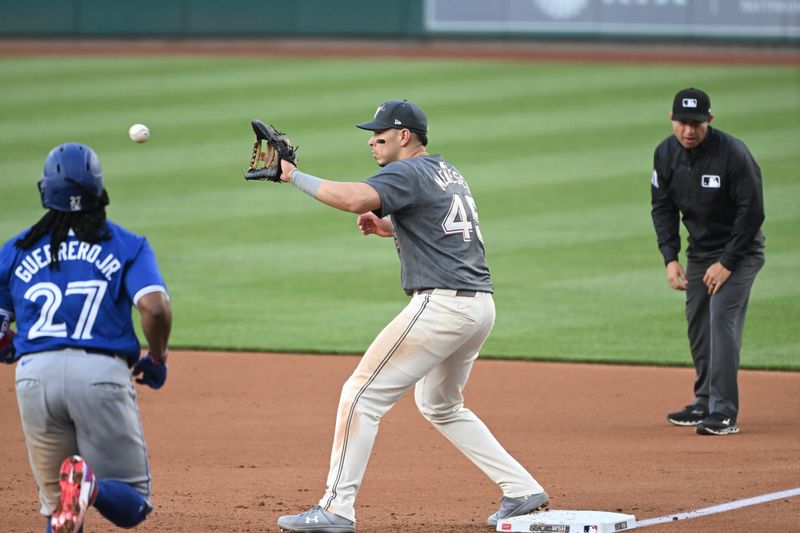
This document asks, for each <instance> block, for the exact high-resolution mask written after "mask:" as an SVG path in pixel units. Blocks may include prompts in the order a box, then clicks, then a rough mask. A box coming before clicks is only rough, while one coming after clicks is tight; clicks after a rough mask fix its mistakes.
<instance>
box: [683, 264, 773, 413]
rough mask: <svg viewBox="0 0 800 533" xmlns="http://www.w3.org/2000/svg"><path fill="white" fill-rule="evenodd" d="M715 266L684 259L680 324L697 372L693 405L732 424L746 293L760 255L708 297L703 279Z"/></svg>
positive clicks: (754, 274)
mask: <svg viewBox="0 0 800 533" xmlns="http://www.w3.org/2000/svg"><path fill="white" fill-rule="evenodd" d="M715 262H716V260H708V261H695V260H691V259H690V260H688V263H687V268H686V281H687V285H686V320H687V322H688V333H689V345H690V347H691V351H692V359H693V360H694V368H695V371H696V373H697V374H696V379H695V383H694V394H695V404H696V405H700V406H703V407H706V408H707V409H708V410H709V412H711V413H720V414H723V415H725V416H730V417H733V418H734V419H736V417H737V415H738V413H739V386H738V381H737V374H738V372H739V354H740V351H741V348H742V332H743V331H744V321H745V315H746V314H747V304H748V302H749V300H750V289H751V288H752V287H753V282H754V281H755V278H756V274H758V272H759V271H760V270H761V267H763V266H764V254H763V252H757V253H754V254H752V255H748V256H747V257H745V258H744V259H742V261H741V262H740V263H739V264H738V265H737V266H736V269H735V270H734V271H733V273H731V276H730V277H729V278H728V281H726V282H725V283H724V284H723V285H722V288H721V289H720V290H719V292H717V294H715V295H714V296H710V295H709V294H708V288H707V287H706V285H705V284H704V283H703V276H704V275H705V273H706V270H707V269H708V267H709V266H711V265H712V264H713V263H715Z"/></svg>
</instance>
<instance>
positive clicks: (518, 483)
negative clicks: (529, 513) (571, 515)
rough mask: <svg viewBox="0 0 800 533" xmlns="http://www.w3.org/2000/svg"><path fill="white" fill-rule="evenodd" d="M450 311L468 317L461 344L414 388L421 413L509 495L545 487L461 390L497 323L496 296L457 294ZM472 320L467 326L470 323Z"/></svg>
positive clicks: (512, 495)
mask: <svg viewBox="0 0 800 533" xmlns="http://www.w3.org/2000/svg"><path fill="white" fill-rule="evenodd" d="M447 303H448V304H449V305H451V306H452V308H451V309H450V310H449V312H450V313H454V314H455V313H458V314H461V315H462V316H464V318H465V327H464V329H463V331H462V332H461V341H462V342H461V344H460V345H459V346H456V347H454V349H453V350H451V352H450V354H448V357H447V358H446V359H444V360H443V361H442V362H441V363H440V364H439V365H437V366H436V367H434V368H433V369H432V370H431V371H430V372H429V373H428V374H427V375H426V376H425V377H424V378H423V379H421V380H420V381H419V382H418V383H417V385H416V389H415V394H414V398H415V401H416V403H417V407H418V408H419V410H420V412H421V413H422V414H423V416H425V418H426V419H428V420H429V421H430V422H431V423H432V424H433V425H434V427H436V429H438V430H439V431H440V432H441V433H442V434H443V435H444V436H445V437H446V438H447V439H448V440H449V441H450V442H451V443H453V445H454V446H455V447H456V448H458V449H459V450H460V451H461V452H462V453H463V454H464V455H466V456H467V458H469V459H470V460H471V461H472V462H473V463H474V464H475V465H476V466H477V467H478V468H480V469H481V471H483V472H484V473H485V474H486V475H487V476H488V477H489V478H490V479H491V480H492V481H494V482H495V483H497V484H498V485H499V486H500V487H501V489H502V490H503V494H504V495H505V496H506V497H508V498H517V497H524V496H527V495H530V494H538V493H541V492H543V490H544V489H543V488H542V487H541V485H539V483H538V482H537V481H536V480H535V479H534V478H533V476H531V475H530V474H529V473H528V471H527V470H525V468H524V467H523V466H522V465H520V464H519V462H517V461H516V460H515V459H514V458H513V457H511V455H510V454H509V453H508V452H507V451H506V450H505V449H504V448H503V447H502V445H501V444H500V443H499V442H498V441H497V439H496V438H495V437H494V435H492V433H491V431H490V430H489V429H488V428H487V427H486V425H485V424H484V423H483V422H482V421H481V420H480V419H479V418H478V417H477V416H476V415H475V414H474V413H473V412H472V411H470V410H469V409H467V408H466V407H464V397H463V396H462V394H461V392H462V390H463V389H464V386H465V385H466V383H467V380H468V379H469V374H470V371H471V370H472V365H473V363H474V362H475V360H476V359H477V357H478V351H479V350H480V349H481V347H482V346H483V343H484V341H485V340H486V338H487V337H488V336H489V333H490V332H491V329H492V327H493V325H494V317H495V309H494V301H493V299H492V297H491V295H489V294H480V293H479V294H478V296H476V297H475V298H462V297H454V299H450V301H449V302H447ZM467 324H468V325H467Z"/></svg>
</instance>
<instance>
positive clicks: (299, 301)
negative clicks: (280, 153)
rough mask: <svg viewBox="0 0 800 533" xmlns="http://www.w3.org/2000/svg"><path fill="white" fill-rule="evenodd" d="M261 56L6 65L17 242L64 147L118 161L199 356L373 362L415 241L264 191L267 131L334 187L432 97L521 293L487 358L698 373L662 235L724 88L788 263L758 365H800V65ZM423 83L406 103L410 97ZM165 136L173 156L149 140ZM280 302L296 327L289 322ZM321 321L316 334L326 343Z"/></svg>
mask: <svg viewBox="0 0 800 533" xmlns="http://www.w3.org/2000/svg"><path fill="white" fill-rule="evenodd" d="M253 64H254V62H253V59H252V58H219V57H217V58H198V57H167V58H152V57H147V58H54V59H33V58H26V59H12V60H8V59H3V60H0V68H2V69H3V72H4V74H7V76H6V79H4V82H5V81H8V83H4V84H3V86H2V87H0V97H2V98H0V116H2V117H3V124H4V128H2V130H0V175H1V176H2V178H1V179H2V196H0V231H3V234H4V235H6V236H10V235H11V233H12V232H14V233H15V232H17V231H19V230H21V229H22V227H23V226H24V225H26V224H31V223H32V222H34V221H35V220H36V219H37V218H38V217H39V216H40V215H41V213H42V211H41V208H40V206H39V205H38V198H36V195H35V181H36V179H37V177H38V173H39V172H40V171H41V165H42V162H43V160H44V156H45V154H46V151H47V150H48V149H49V148H51V147H52V146H54V145H55V144H58V143H59V142H63V141H65V140H80V141H82V142H86V143H87V144H90V145H91V146H92V147H94V148H95V149H96V150H97V151H98V153H99V154H100V156H101V160H102V162H103V166H104V169H105V172H106V178H107V183H108V186H109V189H110V193H111V198H112V204H111V206H110V208H109V214H110V217H111V218H112V219H114V220H116V221H118V222H121V223H123V224H124V225H126V226H129V227H131V229H134V230H135V231H139V232H141V233H145V234H147V235H148V237H149V238H150V240H151V242H152V243H153V245H154V247H155V248H156V250H157V251H158V254H159V261H160V264H161V267H162V269H163V271H164V274H165V277H166V279H167V282H168V285H169V287H170V290H171V293H172V296H173V304H174V306H175V317H176V324H175V329H174V336H173V345H174V346H176V347H180V346H184V347H189V346H191V347H205V348H239V349H262V350H296V351H320V352H327V351H338V352H348V353H352V352H356V353H357V352H360V351H362V350H363V349H365V347H366V346H367V345H368V344H369V342H370V341H371V340H372V338H373V337H374V335H375V334H376V333H377V332H378V331H379V330H380V329H381V328H382V327H383V325H384V324H385V323H386V322H388V320H390V319H391V318H392V317H393V316H394V315H395V314H396V313H397V311H398V310H399V309H400V307H402V305H404V303H405V302H406V301H407V299H406V297H405V296H404V295H403V294H402V291H401V290H400V288H399V265H398V262H397V256H396V251H395V250H394V246H393V243H392V242H391V240H387V239H377V238H374V237H370V238H364V237H362V236H360V235H359V234H358V232H357V229H356V227H355V222H354V220H355V219H354V217H353V216H352V215H349V214H345V213H339V212H336V211H333V210H331V209H329V208H326V207H324V206H321V205H319V204H316V203H315V202H312V201H310V200H309V199H308V198H307V197H305V196H304V195H302V194H300V193H298V192H297V191H293V190H292V189H291V188H288V189H287V186H285V185H276V184H267V183H245V182H244V180H242V178H241V171H242V169H243V168H244V166H245V165H246V163H247V161H248V160H249V151H250V146H251V142H252V133H251V131H250V128H249V120H250V119H251V118H256V117H258V118H262V119H264V120H268V121H273V122H275V124H276V125H277V126H278V127H280V128H282V129H285V130H286V131H288V132H289V133H290V134H291V135H290V136H291V137H292V138H293V139H294V140H296V142H298V143H299V144H300V145H301V151H300V158H301V164H302V165H303V168H304V169H306V170H308V171H309V172H312V173H317V174H320V175H322V176H323V177H327V178H332V179H340V180H344V179H361V178H364V177H367V176H369V175H371V174H372V173H374V172H375V170H376V167H375V165H374V162H373V161H372V160H371V158H370V155H369V151H368V148H367V145H366V140H367V137H368V135H367V134H366V133H365V132H363V131H361V130H358V129H356V128H354V127H353V125H354V124H355V123H356V122H359V121H362V120H365V119H367V118H369V117H370V116H371V114H372V113H373V111H374V109H375V107H376V106H377V104H378V103H379V102H381V101H383V100H385V99H388V98H398V97H405V98H409V99H412V100H416V101H418V102H419V103H420V104H421V105H423V107H424V108H425V109H426V111H427V112H428V115H429V118H430V120H431V145H430V148H431V150H432V151H433V152H442V153H444V154H445V156H447V157H448V158H449V159H451V160H452V161H453V162H454V163H455V164H456V165H457V166H458V167H459V168H460V170H461V171H462V172H463V173H464V174H465V175H466V176H467V178H468V179H469V181H470V184H471V186H472V189H473V192H474V193H475V195H476V198H477V201H478V206H479V209H480V213H481V226H482V228H483V229H484V234H485V237H486V246H487V253H488V256H489V261H490V265H491V267H492V273H493V279H494V281H495V284H496V288H497V296H496V301H497V305H498V313H499V314H498V322H497V325H496V328H495V331H494V333H493V335H492V336H491V337H490V339H489V342H488V343H487V345H486V346H485V349H484V351H483V352H484V355H485V356H494V357H522V358H545V359H562V360H563V359H570V360H590V361H609V362H613V361H617V362H632V363H659V364H688V362H689V356H688V343H687V341H686V336H685V323H684V319H683V315H682V313H683V295H682V294H680V293H678V292H676V291H673V290H671V289H669V288H668V287H667V285H666V281H665V280H664V269H663V265H662V264H661V259H660V255H659V253H658V251H657V249H656V244H655V235H654V232H653V230H652V222H651V221H650V213H649V211H650V207H649V202H650V199H649V177H650V171H651V167H652V153H653V149H654V148H655V145H656V144H657V143H658V142H659V141H660V140H661V139H663V138H665V137H666V136H667V135H669V134H670V126H669V122H668V119H667V113H668V111H669V108H670V103H671V98H672V95H673V94H674V92H675V90H677V89H679V88H681V87H684V86H690V85H694V86H698V87H702V88H704V89H706V90H707V91H709V92H710V93H711V95H712V99H713V103H714V110H715V112H716V113H717V114H718V118H717V120H716V121H715V123H714V124H715V125H718V126H719V127H720V128H721V129H723V130H726V131H728V132H729V133H732V134H734V135H736V136H737V137H740V138H741V139H743V140H744V141H745V142H746V143H747V144H748V146H749V147H750V148H751V150H752V151H753V152H754V154H755V155H756V157H757V159H758V161H759V163H760V164H761V166H762V170H763V172H764V176H765V180H764V185H765V201H766V204H767V222H766V224H765V232H766V233H767V237H768V247H769V248H768V258H767V266H766V267H765V269H764V272H763V273H762V275H761V276H759V279H758V280H757V283H756V286H755V288H754V290H753V297H752V299H751V304H750V309H751V311H750V316H749V317H748V327H747V329H746V335H745V350H744V352H743V357H742V363H743V365H744V366H752V367H758V368H772V367H776V366H781V367H784V368H794V369H800V363H799V362H798V361H797V359H796V357H795V358H792V357H791V353H792V350H795V353H796V351H797V350H796V349H797V347H798V345H800V334H798V333H797V331H796V329H797V328H796V324H795V322H796V317H797V316H799V315H800V311H799V310H800V304H798V302H797V300H798V299H797V297H796V295H797V293H798V291H799V290H798V287H797V281H795V278H796V275H795V271H796V266H797V264H798V262H800V257H798V255H800V242H799V241H800V237H798V236H797V231H796V227H797V224H798V222H800V220H798V217H799V216H800V215H799V214H798V209H797V208H796V205H795V204H796V202H793V201H792V199H793V198H796V197H797V195H798V194H800V191H799V190H798V185H797V184H798V182H799V181H800V180H797V177H798V173H797V170H796V169H797V168H800V155H799V154H798V153H797V150H796V147H797V146H798V144H800V102H798V96H797V94H798V93H797V87H798V73H797V71H796V69H792V68H774V67H770V68H753V67H746V68H745V67H730V68H729V67H709V66H690V67H685V66H682V67H680V68H673V67H670V66H664V65H657V66H646V65H622V66H620V65H589V64H574V63H570V64H559V63H541V64H536V63H497V62H491V63H490V62H483V61H459V62H448V61H409V62H405V61H401V60H354V61H348V60H338V59H337V60H302V59H292V60H285V59H269V58H264V59H263V60H260V61H258V68H253ZM398 80H402V83H403V86H402V89H399V88H398V87H399V86H398ZM133 122H145V123H147V124H148V125H149V126H150V127H151V130H152V132H153V137H152V139H151V141H150V142H148V143H147V144H145V145H133V144H132V143H131V142H130V141H129V140H128V139H127V137H126V131H127V127H128V126H129V125H130V124H131V123H133ZM276 310H280V312H276ZM309 324H313V325H314V327H309Z"/></svg>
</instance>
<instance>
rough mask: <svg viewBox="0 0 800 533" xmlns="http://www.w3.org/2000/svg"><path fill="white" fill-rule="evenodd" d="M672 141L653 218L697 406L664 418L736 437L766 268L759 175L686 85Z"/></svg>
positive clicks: (663, 152) (658, 169)
mask: <svg viewBox="0 0 800 533" xmlns="http://www.w3.org/2000/svg"><path fill="white" fill-rule="evenodd" d="M670 118H671V120H672V131H673V135H670V136H669V137H667V138H666V139H664V140H663V141H662V142H661V144H659V145H658V147H657V148H656V151H655V155H654V158H653V176H652V179H651V187H650V189H651V197H652V216H653V224H654V225H655V230H656V235H657V237H658V248H659V250H660V251H661V254H662V255H663V256H664V263H665V265H666V268H667V281H668V282H669V284H670V285H671V286H672V288H673V289H676V290H681V291H686V319H687V321H688V326H689V327H688V331H689V344H690V347H691V351H692V359H693V360H694V367H695V371H696V372H697V375H696V379H695V383H694V402H693V403H692V404H690V405H688V406H686V408H684V409H683V410H682V411H677V412H674V413H670V414H669V415H667V420H669V421H670V422H672V423H673V424H676V425H679V426H696V428H697V429H696V430H697V433H700V434H703V435H727V434H731V433H737V432H738V431H739V426H738V425H737V423H736V418H737V415H738V412H739V389H738V384H737V372H738V370H739V351H740V349H741V346H742V331H743V329H744V319H745V314H746V313H747V303H748V300H749V298H750V289H751V287H752V286H753V281H754V280H755V277H756V274H758V272H759V270H761V267H762V266H764V234H763V233H762V232H761V224H762V222H763V221H764V198H763V193H762V186H761V170H760V169H759V167H758V164H757V163H756V161H755V159H754V158H753V156H752V155H751V154H750V151H749V150H748V149H747V147H746V146H745V145H744V143H743V142H742V141H740V140H739V139H736V138H735V137H732V136H731V135H728V134H726V133H724V132H722V131H719V130H717V129H714V128H712V127H711V126H710V125H709V124H710V122H711V121H712V120H713V118H714V115H712V114H711V101H710V99H709V97H708V95H707V94H706V93H704V92H703V91H701V90H699V89H694V88H689V89H684V90H682V91H679V92H678V94H676V95H675V100H674V102H673V104H672V112H671V113H670ZM680 216H682V217H683V223H684V225H685V226H686V229H687V231H688V246H687V249H686V257H687V268H686V270H685V271H684V269H683V267H682V266H681V263H680V261H679V260H678V253H679V252H680V248H681V241H680V229H679V217H680Z"/></svg>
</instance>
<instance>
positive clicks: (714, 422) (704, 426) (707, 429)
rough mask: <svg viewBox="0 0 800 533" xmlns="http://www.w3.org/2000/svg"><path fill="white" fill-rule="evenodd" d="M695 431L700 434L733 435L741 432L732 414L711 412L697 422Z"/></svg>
mask: <svg viewBox="0 0 800 533" xmlns="http://www.w3.org/2000/svg"><path fill="white" fill-rule="evenodd" d="M695 431H696V432H697V434H698V435H731V434H733V433H739V426H737V425H736V418H734V417H732V416H727V415H723V414H722V413H711V414H710V415H708V416H707V417H706V418H704V419H703V421H702V422H700V423H699V424H697V429H696V430H695Z"/></svg>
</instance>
